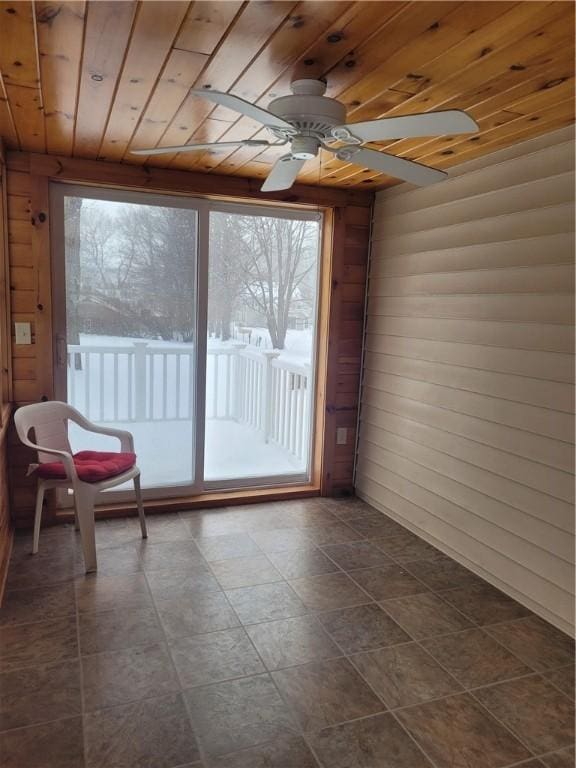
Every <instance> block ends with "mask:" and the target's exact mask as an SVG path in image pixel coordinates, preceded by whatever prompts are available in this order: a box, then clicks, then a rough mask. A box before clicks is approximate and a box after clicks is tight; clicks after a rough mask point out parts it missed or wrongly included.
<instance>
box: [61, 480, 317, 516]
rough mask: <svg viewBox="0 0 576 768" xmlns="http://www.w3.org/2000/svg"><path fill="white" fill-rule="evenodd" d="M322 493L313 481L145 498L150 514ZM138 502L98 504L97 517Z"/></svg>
mask: <svg viewBox="0 0 576 768" xmlns="http://www.w3.org/2000/svg"><path fill="white" fill-rule="evenodd" d="M314 496H320V486H319V485H316V484H313V483H306V484H303V485H286V486H276V487H274V488H258V489H243V490H238V489H237V490H231V491H207V492H206V493H202V494H200V495H197V496H177V497H174V498H165V499H148V500H147V501H145V502H144V509H145V511H146V514H161V513H164V512H184V511H188V510H194V509H216V508H218V507H232V506H238V505H240V504H258V503H263V502H266V501H289V500H290V499H305V498H311V497H314ZM137 514H138V510H137V509H136V504H135V502H124V503H122V504H102V505H99V506H97V507H96V510H95V517H96V520H106V519H113V518H118V517H131V516H133V515H137ZM56 521H57V522H58V523H72V522H74V512H73V511H72V510H71V509H63V510H60V511H57V512H56Z"/></svg>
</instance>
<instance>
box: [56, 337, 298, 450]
mask: <svg viewBox="0 0 576 768" xmlns="http://www.w3.org/2000/svg"><path fill="white" fill-rule="evenodd" d="M194 354H195V353H194V348H193V346H192V345H187V346H184V345H183V346H180V347H178V346H173V347H172V346H171V347H165V348H162V347H155V346H149V345H148V343H147V342H145V341H142V342H140V341H136V342H134V343H133V344H131V345H127V346H92V345H81V344H80V345H68V359H69V363H68V400H69V402H70V403H71V404H72V405H73V406H74V407H75V408H78V410H80V411H82V413H84V415H85V416H86V417H87V418H89V419H91V420H92V421H97V422H130V421H132V422H144V421H174V420H178V421H182V420H191V419H192V417H193V408H194V386H195V382H196V377H195V375H194ZM279 355H280V353H279V352H276V351H256V350H253V349H251V348H249V347H246V346H245V345H244V344H232V345H230V346H221V347H213V348H209V349H208V358H207V365H206V418H207V419H228V420H232V421H237V422H240V423H243V424H246V425H247V426H249V427H250V428H252V429H254V430H257V431H258V432H260V433H261V434H262V436H263V438H264V440H265V442H268V441H271V442H274V443H276V444H277V445H279V446H281V447H282V448H284V449H285V450H287V451H289V452H290V453H291V454H293V455H294V456H296V457H298V458H303V457H305V455H306V452H307V441H308V435H309V418H310V397H311V387H312V377H311V369H310V366H308V365H299V364H296V363H290V362H287V361H284V360H282V358H280V357H279ZM78 359H79V361H80V365H79V366H78V367H76V361H77V360H78Z"/></svg>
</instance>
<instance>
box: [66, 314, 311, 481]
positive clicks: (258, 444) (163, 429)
mask: <svg viewBox="0 0 576 768" xmlns="http://www.w3.org/2000/svg"><path fill="white" fill-rule="evenodd" d="M258 335H261V336H262V337H264V336H265V337H267V338H268V340H269V336H268V332H267V330H265V329H254V332H253V334H252V342H253V343H252V344H251V345H250V348H252V349H254V351H260V350H263V349H266V347H265V346H264V345H263V344H262V346H259V347H258V346H255V345H254V340H255V338H256V337H257V336H258ZM141 341H146V342H147V344H148V347H151V348H154V349H155V350H156V349H158V351H169V350H174V351H175V350H176V349H184V348H189V350H190V353H193V345H192V344H188V345H185V344H183V343H182V342H177V341H174V342H171V341H160V340H152V339H137V338H122V337H113V336H101V335H96V334H81V337H80V346H81V347H83V348H85V347H87V348H90V347H132V344H133V343H134V342H141ZM239 341H240V339H237V340H236V339H235V340H233V341H231V342H221V341H219V340H215V339H209V343H208V348H209V358H208V360H209V363H210V364H209V365H208V366H207V381H206V392H207V419H206V440H205V462H204V473H205V479H206V480H234V479H245V478H250V477H267V476H277V475H294V474H301V473H304V472H305V471H306V466H307V456H306V455H305V456H304V457H302V458H301V459H298V458H297V457H296V456H294V455H293V454H291V453H289V452H288V451H287V450H285V449H283V448H281V447H280V446H278V445H276V444H274V443H271V442H268V443H266V442H265V441H264V436H263V434H262V433H261V432H259V431H257V430H256V429H254V428H252V427H250V426H249V425H247V424H243V423H238V422H236V421H233V420H231V419H224V418H217V419H216V418H211V416H213V415H214V413H215V411H214V398H216V399H217V401H218V413H219V415H220V416H222V401H224V397H225V387H226V383H225V372H226V364H227V363H228V360H229V358H228V356H219V360H220V361H221V362H220V368H219V379H218V383H217V386H216V387H215V381H214V361H215V360H216V356H215V354H214V353H218V352H225V350H226V349H229V348H230V347H231V346H232V344H238V343H239ZM311 347H312V331H311V330H309V329H308V330H303V331H289V332H288V335H287V343H286V349H285V350H283V351H282V352H281V354H280V359H282V360H285V361H286V362H288V361H290V362H291V363H300V364H302V363H309V362H310V360H311ZM267 348H270V346H268V347H267ZM211 353H212V354H211ZM115 357H116V359H117V361H118V362H117V365H118V385H117V392H118V404H117V416H116V418H114V403H113V391H114V363H113V361H114V359H115ZM90 359H91V364H90V369H89V371H88V372H87V371H86V370H85V368H83V369H82V370H79V371H78V370H75V369H74V367H73V365H72V366H71V367H69V369H68V377H69V385H68V392H69V398H70V399H71V401H72V404H73V405H75V406H76V407H77V408H78V409H79V410H80V411H82V412H83V413H85V414H86V415H87V416H88V418H91V419H92V420H93V421H95V422H96V423H98V422H99V419H102V415H101V414H102V413H103V421H104V422H105V425H106V426H112V427H118V428H119V429H126V430H128V431H130V432H131V433H132V434H133V436H134V444H135V451H136V454H137V456H138V465H139V467H140V469H141V471H142V485H143V486H144V487H158V486H166V485H181V484H182V485H187V484H190V483H192V481H193V467H194V423H193V421H192V419H191V418H189V417H188V418H182V416H186V411H187V408H188V404H189V400H188V397H189V392H190V386H191V385H193V382H189V378H190V375H189V374H190V369H189V361H190V358H189V357H188V356H187V355H185V356H184V358H183V365H182V368H181V374H180V378H179V385H180V391H181V392H185V394H186V396H185V397H182V398H181V400H182V402H181V404H180V407H179V411H180V413H178V414H177V413H176V410H175V409H176V406H175V404H174V402H173V400H174V399H175V398H174V397H173V396H172V397H171V402H169V403H168V408H167V416H168V418H169V419H170V417H172V418H171V420H162V403H161V393H162V391H163V377H164V376H165V377H166V378H165V382H166V390H167V391H168V392H169V393H172V394H173V393H174V392H175V391H176V381H175V377H176V371H175V362H173V361H174V360H175V355H174V356H172V355H171V356H170V357H169V358H168V360H169V361H172V362H169V363H168V364H167V369H166V373H164V371H163V367H162V365H157V366H155V367H154V375H153V386H154V406H153V412H154V420H153V421H134V420H128V386H127V356H125V355H120V356H114V355H112V354H109V355H107V356H106V357H105V358H104V366H103V370H102V377H101V372H100V364H99V363H100V361H99V359H98V358H97V357H96V356H91V358H90ZM87 376H89V384H90V404H89V406H90V407H89V409H88V408H87V403H86V399H85V386H86V377H87ZM72 377H73V378H74V389H72V386H71V383H72V382H71V378H72ZM147 379H148V386H150V375H148V377H147ZM233 386H234V381H233V380H232V387H233ZM101 387H102V392H103V400H102V407H103V411H101V410H100V391H101V390H100V388H101ZM72 391H74V393H75V394H74V397H73V398H72V397H71V392H72ZM224 402H225V401H224ZM87 411H88V412H87ZM175 417H180V418H175ZM70 442H71V446H72V449H73V450H74V451H77V450H112V451H113V450H118V441H117V440H115V439H114V438H110V437H106V436H103V435H96V434H94V433H86V432H84V431H83V430H80V429H79V428H78V427H76V426H74V425H71V428H70Z"/></svg>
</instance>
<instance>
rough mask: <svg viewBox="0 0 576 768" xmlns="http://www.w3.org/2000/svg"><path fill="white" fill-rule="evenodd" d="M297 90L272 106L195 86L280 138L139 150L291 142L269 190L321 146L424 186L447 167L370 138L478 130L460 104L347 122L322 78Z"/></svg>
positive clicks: (288, 182)
mask: <svg viewBox="0 0 576 768" xmlns="http://www.w3.org/2000/svg"><path fill="white" fill-rule="evenodd" d="M290 88H291V90H292V95H291V96H282V97H280V98H277V99H274V100H273V101H271V102H270V104H269V105H268V109H267V110H266V109H262V107H258V106H256V105H255V104H251V103H250V102H249V101H245V100H244V99H241V98H240V97H238V96H233V95H232V94H230V93H222V92H220V91H211V90H192V91H191V93H193V94H195V95H197V96H202V97H204V98H206V99H209V100H210V101H213V102H214V103H215V104H220V105H221V106H223V107H228V109H233V110H235V111H236V112H240V114H242V115H246V116H247V117H250V118H252V119H253V120H257V121H258V122H260V123H262V125H264V126H265V127H266V128H267V129H268V130H269V131H270V132H271V133H272V135H273V136H274V137H275V138H276V139H278V141H275V142H269V141H264V140H259V139H244V140H243V141H221V142H216V143H211V144H184V145H183V146H179V147H156V148H153V149H135V150H132V154H133V155H162V154H166V153H172V152H196V151H198V150H210V149H213V148H214V147H238V146H240V147H270V146H272V147H275V146H283V145H285V144H290V152H288V154H286V155H282V157H280V158H278V160H277V161H276V162H275V164H274V165H273V166H272V170H271V171H270V173H269V175H268V177H267V178H266V180H265V181H264V184H263V185H262V191H263V192H275V191H279V190H283V189H289V188H290V187H291V186H292V184H293V183H294V181H295V180H296V177H297V175H298V173H299V172H300V169H301V168H302V166H303V165H304V163H305V162H306V161H307V160H311V159H312V158H314V157H316V155H317V154H318V152H319V151H320V150H321V149H324V150H326V151H327V152H331V153H332V154H333V155H335V157H337V158H338V160H344V161H346V162H351V163H354V164H355V165H361V166H364V167H366V168H369V169H370V170H373V171H379V172H380V173H386V174H388V175H390V176H394V177H396V178H398V179H402V180H403V181H409V182H412V183H413V184H417V185H419V186H424V185H426V184H434V183H435V182H437V181H442V179H444V178H445V177H446V175H447V174H446V173H445V172H444V171H439V170H437V169H435V168H429V167H428V166H426V165H422V163H417V162H414V161H413V160H405V159H404V158H402V157H396V156H395V155H390V154H387V153H386V152H378V151H377V150H375V149H367V148H365V147H364V146H363V144H365V143H366V142H370V141H386V140H388V139H406V138H410V137H413V136H445V135H449V134H459V133H471V132H475V131H477V130H478V125H477V124H476V123H475V121H474V120H473V119H472V118H471V117H470V116H469V115H467V114H466V112H462V111H461V110H458V109H450V110H446V111H443V112H425V113H422V114H417V115H406V116H402V117H384V118H381V119H379V120H367V121H365V122H360V123H349V124H346V107H345V105H344V104H342V103H341V102H339V101H337V100H336V99H331V98H328V97H327V96H324V93H325V92H326V84H325V83H324V82H322V81H320V80H295V81H294V82H293V83H292V84H291V86H290Z"/></svg>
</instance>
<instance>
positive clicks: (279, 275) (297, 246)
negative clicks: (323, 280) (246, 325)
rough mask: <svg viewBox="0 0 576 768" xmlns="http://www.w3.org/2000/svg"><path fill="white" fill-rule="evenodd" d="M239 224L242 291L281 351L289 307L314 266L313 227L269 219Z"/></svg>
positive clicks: (242, 219) (251, 219)
mask: <svg viewBox="0 0 576 768" xmlns="http://www.w3.org/2000/svg"><path fill="white" fill-rule="evenodd" d="M238 223H239V229H240V233H241V238H242V241H243V242H244V244H245V245H246V246H247V247H246V248H245V249H244V254H245V257H246V260H245V263H244V264H243V270H242V271H243V275H244V288H245V291H246V293H247V295H248V297H249V298H250V300H251V302H252V304H253V306H254V307H255V308H257V310H258V311H259V312H261V313H262V314H263V315H264V317H265V318H266V323H267V326H268V332H269V333H270V339H271V341H272V346H273V347H274V348H275V349H284V346H285V342H286V333H287V331H288V321H289V317H290V309H291V306H292V304H293V302H294V299H295V297H296V296H297V295H298V293H299V290H300V286H301V285H302V284H303V283H304V281H305V280H306V278H307V277H309V276H310V274H311V272H312V270H313V268H314V266H315V263H316V262H315V255H316V253H315V243H316V238H315V233H316V228H315V227H314V226H311V225H310V223H309V222H307V221H298V220H296V219H282V218H273V217H271V216H257V217H256V216H254V217H238Z"/></svg>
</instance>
